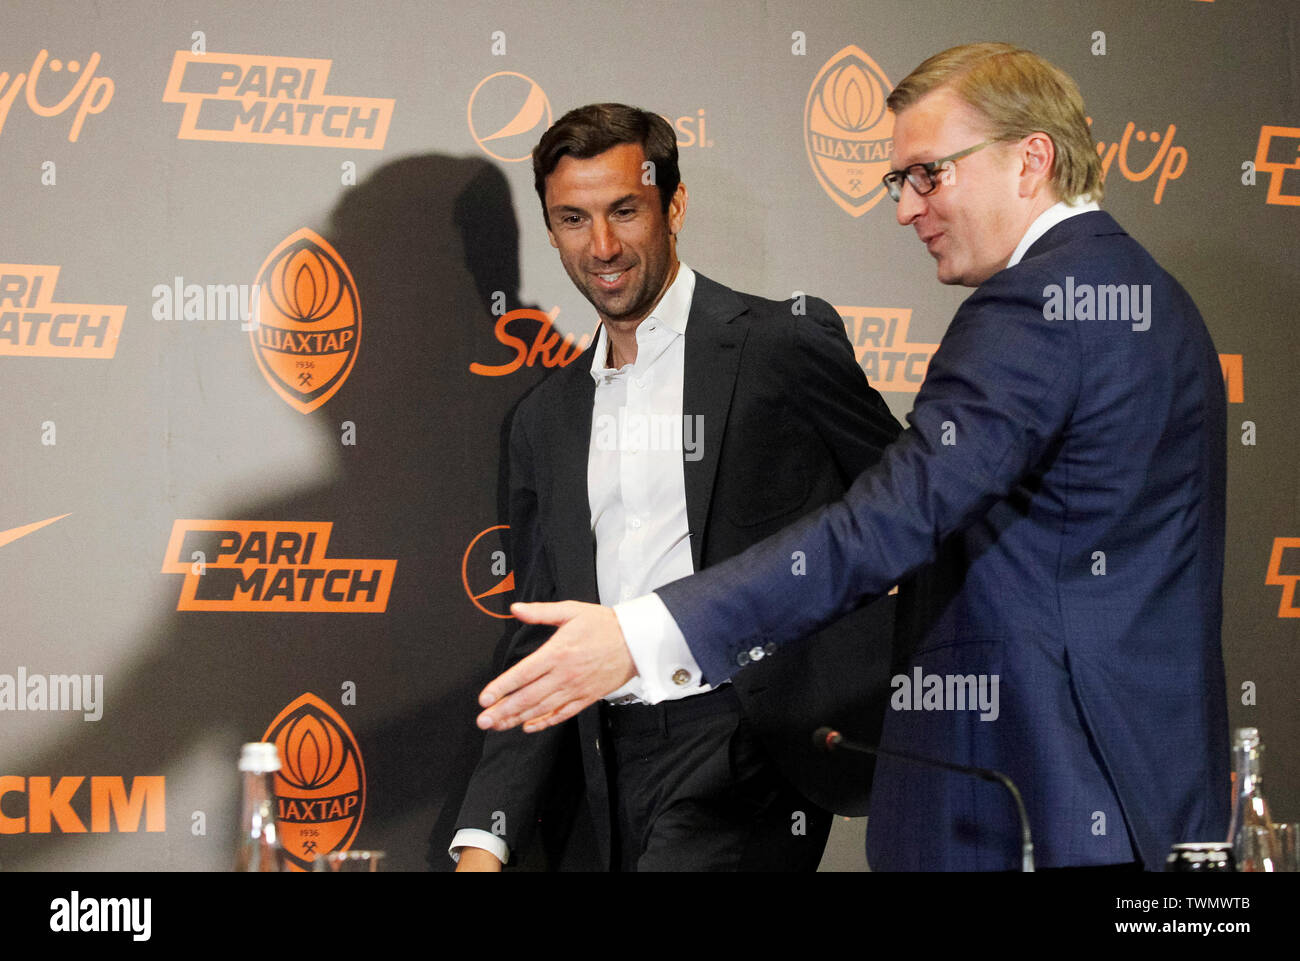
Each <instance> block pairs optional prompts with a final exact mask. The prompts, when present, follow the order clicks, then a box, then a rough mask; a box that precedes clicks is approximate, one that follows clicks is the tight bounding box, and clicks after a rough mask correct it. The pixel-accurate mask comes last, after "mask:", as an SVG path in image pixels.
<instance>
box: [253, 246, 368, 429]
mask: <svg viewBox="0 0 1300 961" xmlns="http://www.w3.org/2000/svg"><path fill="white" fill-rule="evenodd" d="M255 289H257V291H258V299H257V306H256V313H255V317H256V321H255V322H254V324H253V325H252V329H251V330H250V331H249V334H248V336H249V339H250V341H251V342H252V345H253V353H254V355H255V356H256V357H257V365H258V367H260V368H261V370H262V376H263V377H265V378H266V382H267V383H268V384H270V385H271V386H272V387H273V388H274V389H275V392H276V393H277V394H279V395H280V396H281V397H282V398H284V400H285V401H286V402H287V403H288V404H289V405H290V406H291V407H293V408H294V409H295V410H297V411H299V412H300V413H303V414H309V413H311V412H312V411H313V410H315V409H316V408H317V407H320V406H321V405H322V404H324V403H325V402H326V401H327V400H329V399H330V398H331V397H333V396H334V395H335V394H336V393H338V390H339V388H340V387H342V386H343V384H344V382H345V381H346V380H347V379H348V375H349V374H350V373H352V367H353V365H354V364H355V363H356V361H357V348H358V347H359V346H360V344H361V301H360V300H359V299H358V297H357V285H356V283H355V282H354V281H353V280H352V272H351V271H349V270H348V265H347V264H345V263H344V262H343V258H342V257H340V256H339V254H338V251H336V250H335V249H334V248H333V247H331V246H330V244H329V242H328V241H327V240H326V239H325V238H324V237H322V236H321V235H320V234H318V233H316V232H315V231H313V230H309V229H308V228H306V227H304V228H302V229H301V230H299V231H297V232H295V233H292V234H290V235H289V236H288V237H286V238H285V239H284V240H283V241H282V242H281V243H280V245H279V246H278V247H276V248H275V250H273V251H271V254H270V256H268V257H267V258H266V260H265V262H264V263H263V264H262V269H261V270H260V271H259V272H258V275H257V285H256V288H255Z"/></svg>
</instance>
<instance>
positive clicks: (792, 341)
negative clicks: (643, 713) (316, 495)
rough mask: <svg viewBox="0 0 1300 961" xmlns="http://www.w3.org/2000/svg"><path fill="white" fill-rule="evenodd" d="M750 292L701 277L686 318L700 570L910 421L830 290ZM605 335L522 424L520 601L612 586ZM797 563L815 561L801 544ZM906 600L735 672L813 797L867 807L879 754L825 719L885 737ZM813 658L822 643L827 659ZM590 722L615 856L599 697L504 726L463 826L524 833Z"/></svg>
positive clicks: (827, 494) (830, 804)
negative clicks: (602, 517)
mask: <svg viewBox="0 0 1300 961" xmlns="http://www.w3.org/2000/svg"><path fill="white" fill-rule="evenodd" d="M800 307H801V305H799V304H796V303H795V302H792V301H791V302H785V303H780V302H777V301H770V300H765V299H762V298H759V297H753V296H750V295H748V294H742V293H738V292H736V291H733V290H730V289H728V288H726V287H723V286H721V285H720V284H717V283H715V282H713V281H712V280H709V279H708V278H707V277H705V276H703V275H702V274H699V273H697V274H696V280H695V292H694V296H693V298H692V301H691V309H690V314H689V318H688V321H687V328H686V345H685V369H684V378H683V380H684V387H683V397H682V412H683V414H684V415H685V416H688V417H693V416H695V415H699V416H701V417H702V425H703V446H702V454H703V456H702V457H699V458H698V459H696V460H689V459H687V460H684V472H685V487H686V507H687V516H688V521H689V524H690V532H691V557H692V560H693V562H694V566H695V569H696V570H701V569H703V568H705V567H708V566H709V565H711V564H715V563H717V562H718V561H720V560H722V559H725V558H727V557H731V556H732V555H734V554H737V553H739V552H740V551H742V550H744V549H745V548H746V547H749V546H750V545H751V544H754V543H756V542H757V541H759V540H762V539H763V538H764V537H766V536H767V535H769V534H771V533H773V532H775V531H778V530H780V529H781V528H782V527H784V526H785V525H786V524H788V523H790V522H791V521H792V520H794V519H796V518H798V517H800V516H802V515H804V514H806V513H808V512H809V511H812V510H814V509H816V508H818V507H820V506H822V505H824V504H827V503H830V502H832V501H834V500H836V499H838V498H839V497H840V496H841V495H842V494H843V493H844V491H845V490H846V489H847V487H848V486H849V485H850V484H851V483H852V482H853V479H854V478H855V477H857V475H858V474H859V473H861V472H862V471H863V470H864V469H866V468H867V467H870V466H871V465H872V464H874V463H875V462H876V461H877V460H878V459H879V458H880V454H881V451H882V450H883V448H884V447H885V446H886V445H888V444H889V443H890V442H891V441H893V440H894V438H895V437H897V436H898V434H899V432H900V430H901V428H900V426H899V424H898V422H897V421H896V420H895V419H894V418H893V416H892V415H891V414H890V413H889V409H888V407H887V406H886V405H885V402H884V400H883V399H882V398H881V396H880V395H879V394H878V393H877V392H876V391H875V390H874V389H872V388H871V387H870V386H869V385H868V384H867V380H866V377H865V375H864V374H863V372H862V370H861V368H860V367H859V366H858V365H857V362H856V360H855V358H854V354H853V349H852V347H851V346H850V345H849V342H848V339H847V337H846V336H845V332H844V324H843V321H842V320H841V319H840V317H839V315H838V314H837V313H836V312H835V310H834V309H833V308H832V307H831V306H830V305H829V304H826V303H825V302H824V301H820V300H816V299H814V298H808V299H807V300H806V304H805V305H803V309H800ZM592 361H593V348H589V349H588V350H587V351H586V352H585V353H584V354H583V355H582V356H581V357H579V358H578V359H577V360H576V361H574V362H573V363H572V364H570V365H569V366H568V367H566V368H564V369H562V370H559V371H557V372H556V373H555V374H553V375H552V376H550V377H549V378H548V379H547V380H545V381H544V382H542V383H541V384H540V385H538V387H537V388H536V389H535V390H534V391H533V392H532V393H531V394H530V395H529V396H528V397H527V398H525V399H524V401H523V402H522V403H521V404H520V406H519V408H518V410H517V412H516V414H515V419H514V424H513V426H512V429H511V434H510V545H511V559H512V562H513V564H514V568H515V576H516V584H517V589H518V596H519V599H520V600H529V601H552V600H562V599H565V598H572V599H576V600H585V601H592V602H595V601H598V595H597V588H596V545H595V539H594V537H593V534H592V531H591V512H590V506H589V503H588V494H587V462H588V445H589V443H590V438H591V423H592V404H593V400H594V395H595V384H594V382H593V380H592V377H591V367H592ZM790 563H791V565H799V564H809V563H814V561H812V560H810V559H808V558H800V557H798V556H792V557H791V561H790ZM551 631H552V629H551V628H549V627H544V626H537V625H523V626H522V627H521V628H520V629H519V631H518V632H517V633H516V634H515V635H514V637H513V639H512V641H511V642H510V644H509V646H508V649H507V650H506V652H505V656H504V658H503V660H502V661H501V663H499V664H498V665H497V666H498V667H504V666H506V665H508V664H512V663H514V662H515V661H517V660H519V659H520V658H522V657H524V656H526V655H527V654H529V653H531V652H532V651H534V650H536V649H537V648H538V647H539V646H540V645H541V644H542V643H543V642H544V641H545V640H546V639H547V638H548V637H549V636H550V634H551ZM891 633H892V598H884V599H882V600H880V601H877V602H875V603H874V604H872V605H870V606H868V607H865V608H862V609H860V610H858V611H855V612H854V613H852V614H850V615H849V616H847V617H845V618H844V619H842V620H841V621H839V622H837V623H836V624H834V625H832V626H830V627H828V628H826V629H825V630H824V631H823V632H822V634H821V637H820V639H819V641H818V643H817V644H815V645H813V644H806V645H800V646H794V647H791V648H787V649H785V650H783V651H782V652H781V653H780V654H779V655H777V656H773V657H770V658H765V659H764V660H763V661H762V662H761V663H758V664H756V665H755V666H754V668H753V669H751V670H748V671H745V672H742V674H740V675H738V676H737V678H736V681H735V685H736V692H737V694H738V695H739V697H740V700H741V703H742V705H743V709H744V712H745V719H746V722H747V723H749V724H751V725H752V726H753V728H754V730H755V732H756V733H757V734H758V735H759V737H760V738H761V739H762V741H763V743H764V745H765V747H766V748H767V749H768V751H769V753H770V754H771V756H772V758H773V760H774V761H775V762H776V763H777V765H778V767H779V768H780V769H781V770H782V772H783V773H784V774H785V775H786V777H788V778H789V779H790V780H791V781H792V783H794V784H795V785H796V786H797V787H798V788H800V790H801V791H802V792H803V793H804V794H805V795H806V796H807V797H808V798H809V799H810V800H812V801H814V802H816V803H818V804H820V805H821V806H823V807H825V808H827V809H830V810H835V811H838V812H840V813H846V814H859V813H865V809H866V804H867V795H868V792H869V787H870V770H871V768H870V764H869V762H863V761H861V760H856V759H854V758H852V757H836V758H826V757H819V756H818V755H816V754H815V753H814V752H813V750H812V748H811V734H812V731H813V730H814V729H815V728H816V727H817V726H818V725H820V724H824V723H831V724H835V725H837V726H839V727H841V729H844V730H846V731H847V732H852V733H853V734H856V735H858V736H861V737H865V738H867V739H870V740H876V739H877V737H878V733H879V728H880V721H881V717H882V715H883V710H884V705H885V703H886V701H887V697H888V693H889V684H888V677H889V668H890V664H889V650H890V646H889V643H888V639H889V638H890V637H891ZM814 655H815V656H814ZM575 733H576V735H577V739H578V744H579V747H580V751H581V756H582V767H583V770H584V774H585V780H586V794H587V803H588V806H589V808H590V813H591V819H592V822H593V824H592V826H593V828H594V831H595V840H596V844H597V848H598V851H599V858H600V861H601V864H602V865H608V864H609V858H610V853H609V852H610V843H609V839H610V817H609V797H608V783H607V779H606V776H605V768H604V760H603V758H602V756H601V753H600V744H599V741H600V723H599V716H598V711H597V708H596V707H595V706H593V707H591V708H588V709H587V710H586V711H583V712H582V713H581V714H580V715H578V717H576V718H574V719H573V720H571V721H569V722H567V723H565V724H563V725H559V726H558V727H555V728H551V729H548V730H547V731H545V732H541V733H538V734H524V733H522V731H521V730H520V729H515V730H513V731H506V732H499V733H498V732H493V733H489V734H488V735H487V736H486V738H485V742H484V748H483V755H482V758H481V759H480V761H479V764H478V767H477V768H476V769H475V772H474V775H473V778H472V780H471V782H470V785H469V788H468V791H467V793H466V797H465V800H464V803H463V804H462V807H461V811H460V816H459V818H458V819H457V828H458V829H459V828H467V827H473V828H479V829H482V830H488V831H491V830H493V829H494V827H495V828H496V833H497V834H500V835H503V838H504V840H505V841H506V843H507V844H508V845H509V846H510V849H511V852H512V859H513V858H514V857H515V855H516V854H517V853H518V852H520V851H522V849H523V847H524V846H525V845H526V844H527V841H528V838H529V835H530V832H531V829H532V827H533V826H534V824H535V823H536V820H537V813H538V811H539V809H540V808H541V806H542V804H543V801H544V796H545V793H546V791H547V785H548V783H549V782H550V781H551V780H552V777H553V775H554V772H555V771H556V769H557V764H558V762H559V759H560V757H561V755H562V753H563V746H564V741H565V738H566V736H570V737H571V736H573V735H574V734H575Z"/></svg>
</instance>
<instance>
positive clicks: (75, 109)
mask: <svg viewBox="0 0 1300 961" xmlns="http://www.w3.org/2000/svg"><path fill="white" fill-rule="evenodd" d="M98 67H99V53H98V52H92V53H91V55H90V56H89V57H88V58H87V59H86V63H85V69H84V70H83V69H82V63H81V61H79V60H69V61H68V62H67V63H64V62H63V61H62V60H60V59H59V58H58V57H55V58H54V59H52V60H51V59H50V52H49V51H48V50H42V51H40V52H39V53H38V54H36V59H35V60H33V61H32V68H31V70H29V71H27V72H26V73H18V74H14V76H13V77H12V78H11V77H10V76H9V73H8V71H0V131H2V130H4V126H5V121H6V120H7V119H8V118H9V109H10V108H11V107H12V106H13V105H14V101H15V100H16V99H17V98H18V94H19V92H20V91H21V92H22V94H23V99H24V100H25V101H26V102H27V109H28V110H30V111H31V112H32V113H34V114H35V115H36V116H38V117H57V116H58V115H59V114H61V113H64V112H65V111H67V110H72V124H71V127H70V129H69V130H68V141H69V142H70V143H76V140H77V138H78V137H79V136H81V126H82V124H84V123H85V122H86V118H87V117H89V116H92V115H94V114H99V113H103V112H104V108H106V107H107V106H108V104H109V101H111V100H112V99H113V81H112V80H111V79H110V78H108V77H96V76H95V70H96V69H97V68H98ZM44 69H48V70H49V72H50V74H59V73H63V71H64V70H65V69H66V70H67V74H66V75H65V76H66V77H67V79H64V78H63V77H53V78H51V79H49V80H47V81H46V82H45V83H44V84H43V85H42V82H41V71H42V70H44ZM74 75H75V76H76V79H75V80H74V79H72V78H73V76H74ZM46 76H47V77H48V76H49V74H47V75H46ZM38 86H44V88H45V90H44V92H45V95H46V99H44V100H43V99H42V98H41V97H40V96H39V95H38V93H37V89H36V88H37V87H38ZM63 91H66V93H62V92H63ZM61 93H62V96H60V94H61ZM47 100H48V101H52V102H47Z"/></svg>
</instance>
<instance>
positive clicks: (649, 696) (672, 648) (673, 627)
mask: <svg viewBox="0 0 1300 961" xmlns="http://www.w3.org/2000/svg"><path fill="white" fill-rule="evenodd" d="M614 616H615V617H617V618H618V626H619V627H620V628H622V629H623V639H624V640H625V641H626V642H627V649H628V650H629V651H630V652H631V654H632V662H633V663H634V664H635V665H636V672H637V674H639V675H640V676H641V684H642V693H641V696H642V697H643V698H644V699H645V700H647V701H649V702H650V703H651V704H658V703H659V702H660V701H663V700H666V699H667V698H668V697H669V696H670V695H671V693H672V692H673V691H674V690H676V689H678V688H682V687H685V686H687V685H690V684H698V683H699V682H700V681H701V680H702V679H703V672H702V671H701V670H700V665H699V664H697V663H696V661H695V658H694V657H693V656H692V655H691V649H690V647H689V646H688V645H687V643H686V638H685V637H684V636H683V635H682V632H681V630H680V629H679V628H678V627H677V622H676V621H674V620H673V616H672V614H670V613H669V612H668V608H667V606H666V605H665V604H664V602H663V601H661V600H660V599H659V595H658V594H646V595H644V596H643V597H637V598H634V599H633V600H630V601H625V602H624V603H622V604H617V605H615V606H614Z"/></svg>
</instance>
